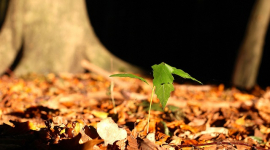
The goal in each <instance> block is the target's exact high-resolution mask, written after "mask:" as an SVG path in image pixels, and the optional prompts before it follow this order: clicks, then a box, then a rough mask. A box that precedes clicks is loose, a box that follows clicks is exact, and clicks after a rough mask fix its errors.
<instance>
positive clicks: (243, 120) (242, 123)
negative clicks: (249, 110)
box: [235, 115, 246, 126]
mask: <svg viewBox="0 0 270 150" xmlns="http://www.w3.org/2000/svg"><path fill="white" fill-rule="evenodd" d="M245 119H246V115H244V116H243V117H241V118H239V119H237V120H236V121H235V123H236V124H237V125H240V126H244V125H245V124H246V122H245Z"/></svg>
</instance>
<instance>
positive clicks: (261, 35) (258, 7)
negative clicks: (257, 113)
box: [233, 0, 270, 90]
mask: <svg viewBox="0 0 270 150" xmlns="http://www.w3.org/2000/svg"><path fill="white" fill-rule="evenodd" d="M269 18H270V0H257V1H256V2H255V5H254V7H253V10H252V13H251V16H250V20H249V23H248V26H247V31H246V35H245V38H244V40H243V43H242V45H241V47H240V49H239V54H238V57H237V60H236V64H235V68H234V74H233V84H234V85H235V86H236V87H239V88H242V89H247V90H249V89H251V88H252V87H254V85H255V84H256V78H257V75H258V70H259V66H260V63H261V57H262V52H263V46H264V39H265V35H266V33H267V27H268V24H269Z"/></svg>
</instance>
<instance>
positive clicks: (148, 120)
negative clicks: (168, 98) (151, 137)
mask: <svg viewBox="0 0 270 150" xmlns="http://www.w3.org/2000/svg"><path fill="white" fill-rule="evenodd" d="M155 87H156V86H153V89H152V94H151V100H150V106H149V111H148V119H147V133H148V131H149V122H150V112H151V106H152V101H153V96H154V91H155Z"/></svg>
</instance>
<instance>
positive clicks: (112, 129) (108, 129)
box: [97, 117, 127, 145]
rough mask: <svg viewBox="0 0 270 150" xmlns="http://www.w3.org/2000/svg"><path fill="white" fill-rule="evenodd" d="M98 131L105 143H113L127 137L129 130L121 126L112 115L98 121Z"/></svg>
mask: <svg viewBox="0 0 270 150" xmlns="http://www.w3.org/2000/svg"><path fill="white" fill-rule="evenodd" d="M97 133H98V134H99V136H100V137H101V138H102V139H103V140H104V142H105V145H107V144H111V145H112V144H113V143H114V142H115V141H118V140H123V139H125V138H127V131H126V130H125V129H121V128H119V127H118V125H117V124H116V123H115V122H114V121H113V120H112V118H110V117H109V118H106V119H103V120H101V121H100V122H99V123H97Z"/></svg>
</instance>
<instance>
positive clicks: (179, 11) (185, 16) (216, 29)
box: [87, 0, 270, 87]
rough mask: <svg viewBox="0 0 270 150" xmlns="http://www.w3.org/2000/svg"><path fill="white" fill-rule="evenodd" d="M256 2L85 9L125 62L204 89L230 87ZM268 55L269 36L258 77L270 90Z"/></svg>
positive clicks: (201, 0) (99, 4)
mask: <svg viewBox="0 0 270 150" xmlns="http://www.w3.org/2000/svg"><path fill="white" fill-rule="evenodd" d="M254 2H255V0H245V1H243V0H233V1H230V0H229V1H217V0H188V1H180V0H179V1H166V2H165V1H164V2H157V1H131V0H122V1H100V0H91V1H87V8H88V13H89V16H90V20H91V24H92V26H93V27H94V30H95V32H96V34H97V36H98V37H99V39H100V40H101V42H102V43H103V44H104V45H105V46H106V47H107V48H108V49H109V50H110V51H111V52H112V53H114V54H115V55H116V56H118V57H120V58H121V59H124V60H126V61H128V62H130V63H133V64H135V65H137V66H140V67H143V68H144V69H146V70H147V71H148V72H149V74H151V66H152V65H154V64H159V63H161V62H165V63H168V64H170V65H171V66H174V67H176V68H179V69H182V70H184V71H186V72H188V73H189V74H190V75H191V76H193V77H195V78H196V79H198V80H200V81H202V82H203V83H213V84H219V83H225V84H226V85H230V84H231V77H232V73H233V68H234V63H235V59H236V56H237V53H238V48H239V46H240V44H241V42H242V39H243V37H244V35H245V30H246V26H247V23H248V20H249V16H250V13H251V10H252V7H253V4H254ZM269 49H270V33H269V30H268V33H267V37H266V42H265V46H264V53H263V58H262V64H261V67H260V71H259V75H258V84H259V85H260V86H263V87H264V86H269V85H270V79H269V77H270V73H269V71H268V70H269V67H268V64H270V61H269V57H270V52H269ZM176 79H177V81H178V82H180V83H183V82H185V80H183V79H181V78H180V77H179V78H178V77H176Z"/></svg>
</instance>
